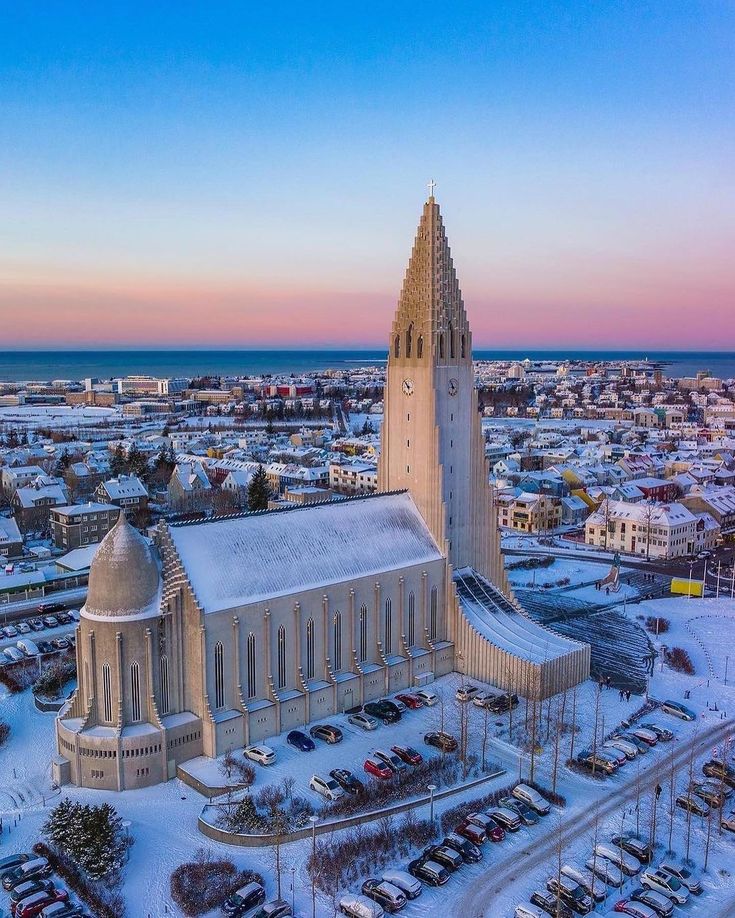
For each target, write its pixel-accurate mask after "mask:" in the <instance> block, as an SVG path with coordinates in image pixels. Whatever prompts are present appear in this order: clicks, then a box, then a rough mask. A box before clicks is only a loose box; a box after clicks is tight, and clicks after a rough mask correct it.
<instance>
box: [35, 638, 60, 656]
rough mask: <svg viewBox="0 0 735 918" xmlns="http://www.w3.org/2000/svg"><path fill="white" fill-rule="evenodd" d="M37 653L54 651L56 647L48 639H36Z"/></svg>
mask: <svg viewBox="0 0 735 918" xmlns="http://www.w3.org/2000/svg"><path fill="white" fill-rule="evenodd" d="M36 647H38V652H39V653H54V651H55V650H56V648H55V647H54V645H53V644H52V643H51V642H50V641H36Z"/></svg>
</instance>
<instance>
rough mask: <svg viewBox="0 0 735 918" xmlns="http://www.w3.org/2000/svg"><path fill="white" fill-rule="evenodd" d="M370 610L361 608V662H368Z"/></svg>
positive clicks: (363, 606) (364, 606)
mask: <svg viewBox="0 0 735 918" xmlns="http://www.w3.org/2000/svg"><path fill="white" fill-rule="evenodd" d="M367 649H368V610H367V606H366V605H362V606H360V660H361V661H362V660H367V655H368V651H367Z"/></svg>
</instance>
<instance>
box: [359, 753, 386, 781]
mask: <svg viewBox="0 0 735 918" xmlns="http://www.w3.org/2000/svg"><path fill="white" fill-rule="evenodd" d="M362 767H363V768H364V769H365V771H366V772H367V773H368V774H369V775H372V776H373V777H374V778H380V779H381V780H382V781H387V780H388V779H389V778H392V777H393V771H392V769H390V768H389V767H388V766H387V765H386V764H385V762H381V760H380V759H374V758H369V759H365V764H364V765H363V766H362Z"/></svg>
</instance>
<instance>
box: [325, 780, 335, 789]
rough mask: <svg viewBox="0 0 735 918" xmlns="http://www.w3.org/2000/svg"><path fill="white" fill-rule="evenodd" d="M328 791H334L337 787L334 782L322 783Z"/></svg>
mask: <svg viewBox="0 0 735 918" xmlns="http://www.w3.org/2000/svg"><path fill="white" fill-rule="evenodd" d="M324 783H325V784H326V785H327V787H328V788H329V789H330V790H334V789H335V788H336V787H337V782H336V781H325V782H324Z"/></svg>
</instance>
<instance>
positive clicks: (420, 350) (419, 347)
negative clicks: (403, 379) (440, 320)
mask: <svg viewBox="0 0 735 918" xmlns="http://www.w3.org/2000/svg"><path fill="white" fill-rule="evenodd" d="M416 356H417V357H418V358H419V359H421V358H422V357H423V356H424V339H423V336H422V335H419V337H418V340H417V342H416Z"/></svg>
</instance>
